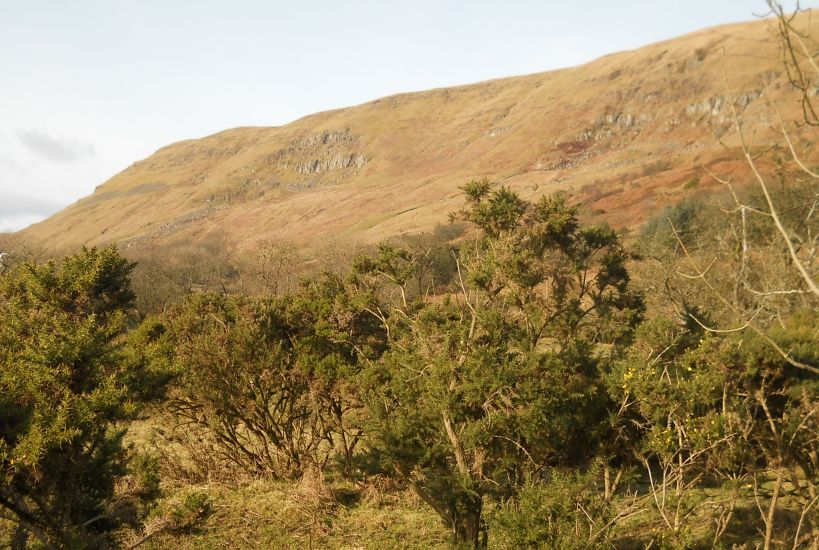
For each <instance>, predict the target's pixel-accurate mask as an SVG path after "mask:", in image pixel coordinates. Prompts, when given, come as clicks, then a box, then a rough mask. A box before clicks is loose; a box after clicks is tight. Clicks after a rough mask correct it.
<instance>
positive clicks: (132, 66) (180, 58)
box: [0, 0, 819, 231]
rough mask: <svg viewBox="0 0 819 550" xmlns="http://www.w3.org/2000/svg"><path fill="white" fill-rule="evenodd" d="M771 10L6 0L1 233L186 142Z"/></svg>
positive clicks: (386, 0)
mask: <svg viewBox="0 0 819 550" xmlns="http://www.w3.org/2000/svg"><path fill="white" fill-rule="evenodd" d="M786 5H788V4H787V3H786ZM802 7H819V0H803V1H802ZM765 12H766V6H765V2H764V0H616V1H615V0H585V1H579V0H574V1H573V0H503V1H501V0H458V1H455V0H411V1H407V0H402V1H394V0H357V1H353V0H299V1H296V2H294V1H292V0H289V1H286V2H285V1H280V0H267V1H261V0H260V1H253V0H230V1H228V0H222V1H213V0H189V1H184V2H183V1H181V0H72V1H71V2H62V1H55V0H49V1H43V0H0V231H12V230H17V229H20V228H23V227H25V226H27V225H29V224H31V223H34V222H36V221H38V220H40V219H43V218H45V217H47V216H49V215H51V214H53V213H54V212H56V211H58V210H60V209H61V208H63V207H65V206H67V205H69V204H71V203H73V202H74V201H76V200H78V199H80V198H82V197H84V196H86V195H88V194H90V193H91V192H93V190H94V188H95V187H96V186H97V185H99V184H101V183H103V182H104V181H105V180H107V179H108V178H110V177H111V176H113V175H114V174H116V173H117V172H119V171H121V170H123V169H125V168H126V167H128V166H129V165H130V164H132V163H133V162H134V161H136V160H139V159H142V158H145V157H147V156H149V155H150V154H151V153H153V152H154V151H155V150H157V149H159V148H160V147H162V146H165V145H168V144H169V143H173V142H175V141H179V140H182V139H190V138H196V137H202V136H205V135H209V134H212V133H215V132H218V131H221V130H224V129H227V128H232V127H236V126H273V125H281V124H286V123H287V122H290V121H292V120H295V119H298V118H300V117H302V116H305V115H308V114H310V113H314V112H317V111H323V110H327V109H332V108H338V107H346V106H350V105H356V104H359V103H363V102H365V101H369V100H372V99H376V98H379V97H383V96H386V95H391V94H395V93H402V92H408V91H415V90H424V89H429V88H437V87H442V86H450V85H456V84H466V83H471V82H478V81H481V80H486V79H490V78H499V77H504V76H513V75H520V74H529V73H535V72H541V71H547V70H552V69H556V68H560V67H569V66H573V65H577V64H580V63H585V62H587V61H591V60H593V59H595V58H597V57H600V56H602V55H606V54H609V53H613V52H616V51H623V50H628V49H633V48H637V47H640V46H643V45H646V44H650V43H652V42H657V41H659V40H664V39H669V38H673V37H676V36H679V35H682V34H685V33H688V32H692V31H695V30H698V29H701V28H705V27H709V26H713V25H717V24H722V23H731V22H737V21H745V20H750V19H753V18H754V17H755V16H758V15H760V14H764V13H765Z"/></svg>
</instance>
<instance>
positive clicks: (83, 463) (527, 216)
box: [0, 3, 819, 549]
mask: <svg viewBox="0 0 819 550" xmlns="http://www.w3.org/2000/svg"><path fill="white" fill-rule="evenodd" d="M771 6H772V8H773V9H774V11H775V13H777V14H778V15H780V19H779V21H780V32H781V33H782V36H783V44H785V48H784V53H785V54H786V59H785V63H786V67H787V68H788V74H789V75H790V77H791V81H792V85H793V87H794V89H795V90H797V91H798V92H801V94H802V98H801V99H802V102H803V105H804V112H805V120H804V123H806V124H807V125H811V124H815V123H816V120H815V116H814V115H813V113H814V110H813V109H812V98H813V96H812V95H811V94H810V90H812V88H810V85H809V84H810V81H809V80H810V79H809V78H807V77H806V76H805V74H806V73H805V72H804V71H805V70H808V69H806V67H808V64H807V63H806V61H810V60H813V59H815V56H814V57H811V56H810V55H809V53H808V54H805V53H802V52H803V49H802V48H801V44H803V42H802V41H803V36H802V35H800V34H798V33H795V31H794V29H792V28H791V27H789V25H790V22H791V21H792V20H791V19H788V18H787V17H785V16H784V14H783V13H782V12H781V11H779V12H776V10H777V9H778V5H777V4H775V3H772V4H771ZM780 10H781V9H780ZM804 51H805V52H809V50H804ZM734 116H735V123H736V127H737V128H738V129H739V130H740V141H741V150H742V155H743V157H744V158H745V159H746V161H747V163H748V166H749V168H750V169H751V172H752V175H753V177H754V179H753V180H752V181H751V182H749V184H748V185H746V186H743V187H741V188H737V187H735V186H732V185H731V183H730V182H728V181H725V182H723V183H725V186H726V193H725V194H724V195H723V196H719V197H712V198H711V199H710V200H708V201H706V200H703V199H699V200H689V201H686V202H683V203H680V204H678V205H675V206H673V207H671V208H669V209H668V210H666V211H665V212H662V213H660V214H659V215H658V216H657V217H656V218H654V219H652V220H650V221H649V222H648V223H646V224H645V225H644V227H643V228H642V230H641V231H640V233H639V235H636V236H635V237H634V238H633V239H632V240H633V242H631V243H630V245H629V246H625V245H624V243H623V239H622V235H620V234H618V232H616V231H614V230H612V229H611V228H609V227H607V226H603V225H589V224H584V223H583V222H582V217H581V216H580V213H579V211H578V209H577V208H576V207H574V206H572V205H571V202H570V201H569V199H568V197H566V196H563V195H554V196H549V197H544V198H542V199H540V200H538V201H537V202H530V201H526V200H524V199H522V198H521V197H520V196H519V195H517V194H516V193H514V192H513V191H511V190H510V189H508V188H504V187H497V186H494V185H491V184H490V183H488V182H487V181H473V182H470V183H468V184H466V185H465V186H464V187H463V191H464V196H465V199H466V203H465V206H464V208H463V210H462V211H460V212H457V213H454V214H453V215H452V221H453V222H457V223H459V224H467V225H468V226H469V227H470V230H469V232H468V233H467V234H466V236H465V235H464V234H463V233H462V231H461V229H462V228H461V227H460V226H451V228H449V229H447V228H445V227H442V228H440V229H439V231H437V233H436V234H435V235H431V236H416V237H412V238H405V239H403V240H402V241H396V242H391V243H384V244H382V245H381V246H379V247H378V248H377V249H375V250H374V251H371V252H370V253H367V254H363V255H360V256H359V257H358V258H357V259H356V260H355V261H354V262H351V263H350V264H349V265H346V266H343V267H340V268H338V269H336V270H334V271H332V272H325V273H317V274H312V275H311V276H309V277H301V278H300V277H299V276H298V275H297V274H296V273H295V272H294V271H293V269H292V266H293V265H294V264H295V263H298V262H299V261H300V259H299V258H298V254H297V253H296V252H295V251H294V250H292V249H290V248H287V247H282V246H278V245H276V246H274V245H271V246H268V247H264V248H263V249H262V250H260V252H259V254H258V255H257V258H255V263H254V262H253V261H252V262H250V263H247V264H240V263H239V262H235V261H233V260H231V259H229V257H227V256H224V255H222V256H220V253H218V251H219V250H223V247H222V248H220V247H216V248H213V249H211V248H208V246H209V245H202V246H203V247H204V248H203V247H200V248H199V249H196V250H194V249H193V248H192V249H189V250H183V249H180V250H179V254H178V257H177V258H176V259H174V260H173V261H172V262H170V264H169V265H171V267H172V268H169V271H167V272H163V271H162V266H160V265H155V266H154V267H153V268H152V269H147V270H145V271H143V272H142V274H141V275H139V276H140V277H142V279H141V280H140V281H138V285H137V288H141V289H148V290H151V292H145V293H144V295H143V296H140V302H139V307H138V308H135V307H134V305H135V295H134V293H133V291H132V290H131V280H130V278H131V277H132V275H133V274H134V273H135V272H134V265H133V264H132V263H131V262H129V261H128V260H126V259H124V258H123V257H121V256H120V255H119V253H118V252H117V251H116V249H113V248H109V249H104V250H97V249H84V250H82V251H81V252H79V253H77V254H75V255H73V256H70V257H68V258H66V259H65V260H64V261H63V262H61V263H55V262H50V263H45V264H41V263H37V262H33V261H30V262H21V263H17V264H16V265H13V266H11V268H10V269H9V270H7V271H5V272H4V273H3V274H2V275H0V312H1V313H2V315H0V519H2V520H3V522H5V525H11V526H12V530H11V531H10V532H9V533H8V543H9V544H10V545H12V547H14V548H26V547H30V546H34V547H46V548H94V547H110V546H124V547H136V546H139V545H140V544H142V543H143V542H144V541H145V540H147V539H148V538H150V537H151V536H153V535H154V534H156V533H157V532H159V531H161V530H169V529H171V530H173V529H176V530H184V529H186V528H189V527H191V526H192V525H193V524H195V523H196V521H197V520H198V519H200V518H201V517H202V516H203V515H204V514H206V513H207V511H208V508H209V505H208V502H207V501H206V500H205V499H203V498H202V497H201V496H200V495H197V494H196V493H192V494H189V495H188V496H187V497H186V498H185V499H183V500H181V501H178V502H173V501H171V502H165V503H163V501H162V499H161V497H162V489H161V486H160V484H159V480H160V477H161V476H165V477H166V478H169V479H176V480H177V481H181V482H183V483H195V482H201V481H209V480H219V481H223V482H227V483H231V482H235V481H237V480H240V479H248V478H255V479H279V480H298V479H302V480H305V479H307V480H321V479H323V478H324V477H325V476H326V477H335V478H337V479H343V480H347V481H348V482H350V483H357V484H359V485H366V484H368V483H376V482H379V483H383V482H384V480H388V481H389V482H390V483H393V484H397V485H401V486H404V487H408V488H409V490H411V491H413V492H414V493H415V495H416V496H417V498H418V500H419V501H420V502H422V503H424V504H425V505H427V506H428V507H429V509H430V510H432V511H434V513H435V514H437V516H438V517H440V520H441V522H442V524H443V526H444V528H446V529H447V530H448V531H449V532H450V533H451V535H452V540H453V543H454V544H455V545H457V546H462V547H472V548H481V547H487V546H488V547H497V548H527V547H528V548H561V549H562V548H647V547H657V548H712V547H716V548H765V549H770V548H816V547H817V546H819V491H818V490H817V485H819V391H817V390H819V307H818V306H819V287H817V282H816V274H817V272H819V266H817V262H819V259H817V250H818V249H819V248H818V247H819V221H817V218H819V193H818V192H817V180H819V176H818V175H817V174H816V171H815V169H813V168H812V167H811V165H809V163H807V161H805V160H804V159H803V158H802V157H801V156H800V151H799V150H798V148H797V146H796V145H799V143H798V142H797V143H796V145H795V144H794V140H793V139H792V138H791V136H790V134H789V132H788V130H787V128H786V126H785V124H784V123H782V132H783V143H784V144H785V145H787V148H785V147H783V148H782V149H781V150H780V149H776V148H774V149H772V150H770V151H767V152H766V158H767V159H768V160H767V161H766V162H767V164H766V169H764V170H763V169H762V168H761V156H760V155H757V154H756V152H755V151H752V150H751V148H750V147H749V146H748V145H747V144H746V142H745V140H744V136H742V133H741V130H742V126H741V123H740V120H739V116H738V115H737V114H736V113H735V115H734ZM808 154H810V151H808ZM714 176H715V177H717V178H718V177H719V176H718V175H714ZM194 248H196V247H194ZM209 257H210V258H216V260H211V261H208V258H209ZM220 258H221V259H220ZM336 267H338V266H336ZM163 273H164V274H163ZM180 274H181V275H182V276H180ZM251 275H252V277H251ZM152 277H158V278H154V279H152ZM251 280H252V281H253V282H252V283H251V282H250V281H251ZM203 281H205V283H203ZM180 295H183V296H184V298H182V299H181V300H180V299H179V296H180ZM140 310H141V313H142V314H140V313H139V311H140ZM146 312H151V314H149V315H144V314H145V313H146ZM147 415H150V416H151V418H153V419H154V423H155V424H156V428H155V431H154V435H155V437H154V439H153V440H152V441H151V443H150V444H149V445H148V452H147V453H146V452H145V450H144V449H143V450H142V451H141V452H136V451H135V450H134V449H133V448H130V447H129V446H127V445H125V444H124V443H123V441H124V435H125V434H126V431H127V429H128V427H129V426H130V425H131V424H130V423H131V422H132V421H133V420H134V419H136V418H139V417H140V416H142V417H143V418H144V417H145V416H147ZM313 515H315V513H314V514H313Z"/></svg>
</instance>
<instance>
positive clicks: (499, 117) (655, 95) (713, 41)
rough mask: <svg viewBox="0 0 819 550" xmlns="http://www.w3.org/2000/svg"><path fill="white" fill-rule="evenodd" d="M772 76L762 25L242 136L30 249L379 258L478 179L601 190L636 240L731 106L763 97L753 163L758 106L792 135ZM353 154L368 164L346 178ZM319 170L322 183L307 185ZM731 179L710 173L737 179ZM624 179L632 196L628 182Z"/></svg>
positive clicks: (190, 147)
mask: <svg viewBox="0 0 819 550" xmlns="http://www.w3.org/2000/svg"><path fill="white" fill-rule="evenodd" d="M803 20H804V21H807V17H805V18H804V19H803ZM814 29H815V25H814ZM814 32H815V30H814ZM723 51H724V57H723V55H722V54H721V53H720V52H723ZM776 71H779V72H781V69H780V57H779V53H778V50H777V45H776V43H775V41H774V39H773V37H772V35H771V33H770V29H769V23H768V22H766V21H755V22H751V23H744V24H738V25H729V26H723V27H718V28H713V29H708V30H704V31H700V32H697V33H694V34H691V35H687V36H684V37H682V38H678V39H675V40H671V41H667V42H662V43H658V44H654V45H651V46H647V47H644V48H641V49H638V50H634V51H630V52H622V53H618V54H614V55H610V56H607V57H604V58H602V59H599V60H597V61H594V62H592V63H589V64H586V65H583V66H581V67H576V68H572V69H565V70H560V71H553V72H549V73H542V74H535V75H529V76H523V77H516V78H507V79H502V80H494V81H488V82H483V83H479V84H474V85H469V86H460V87H455V88H448V89H440V90H431V91H427V92H422V93H414V94H403V95H398V96H394V97H389V98H384V99H381V100H377V101H373V102H370V103H366V104H363V105H359V106H356V107H352V108H348V109H339V110H336V111H330V112H325V113H319V114H316V115H312V116H309V117H306V118H304V119H301V120H298V121H295V122H293V123H291V124H288V125H285V126H282V127H277V128H237V129H233V130H228V131H225V132H221V133H219V134H215V135H213V136H209V137H206V138H203V139H199V140H190V141H185V142H181V143H177V144H173V145H170V146H168V147H165V148H163V149H160V150H159V151H157V152H156V153H155V154H154V155H153V156H151V157H149V158H147V159H145V160H143V161H140V162H137V163H135V164H134V165H133V166H131V167H130V168H128V169H127V170H125V171H124V172H122V173H120V174H118V175H116V176H114V177H113V178H111V179H110V180H109V181H108V182H106V183H105V184H103V185H102V186H100V187H99V188H98V190H97V191H96V192H95V193H94V194H93V195H92V196H91V197H89V198H87V199H84V200H82V201H80V202H79V203H77V204H75V205H73V206H71V207H70V208H68V209H66V210H65V211H63V212H61V213H59V214H57V215H56V216H54V217H53V218H51V219H49V220H47V221H46V222H44V223H41V224H38V225H36V226H34V227H33V228H31V229H29V230H28V231H26V232H25V234H24V236H25V237H27V238H30V239H32V240H35V241H41V242H45V243H47V244H48V246H49V247H50V248H52V249H54V248H61V247H67V246H76V245H78V244H103V243H107V242H110V241H112V240H113V241H126V242H125V245H126V246H127V245H128V244H131V245H137V246H140V245H144V244H146V243H151V242H163V241H167V240H169V239H179V240H180V241H192V240H193V241H195V240H198V239H202V238H206V237H207V236H208V235H209V234H210V233H212V232H213V231H214V230H216V229H218V230H220V231H224V232H225V234H226V238H228V239H229V240H230V241H231V242H232V243H234V244H236V245H237V246H238V247H239V248H245V249H246V248H248V247H251V246H253V245H254V244H255V243H257V242H260V241H270V240H273V241H288V242H293V243H296V244H298V245H300V246H308V247H315V246H317V245H319V244H321V243H322V242H325V241H327V239H328V237H329V236H332V237H333V239H334V240H337V241H338V242H342V243H345V244H346V243H348V242H359V243H371V242H375V241H379V240H382V239H384V238H388V237H391V236H395V235H398V234H401V233H402V232H416V231H418V230H421V229H431V228H432V227H433V226H434V225H435V224H436V223H439V222H441V221H442V220H444V219H445V218H446V214H447V213H448V212H450V211H452V210H455V209H457V208H458V207H459V206H460V205H461V202H462V197H461V196H460V193H459V191H458V189H457V188H458V186H459V185H462V184H463V183H464V182H465V181H467V180H469V179H471V178H474V177H483V176H487V177H489V178H491V179H495V180H499V181H503V182H505V183H506V184H508V185H510V186H511V187H512V188H514V189H516V190H517V191H519V192H521V193H522V194H523V196H524V197H526V198H529V197H531V196H535V195H539V194H543V193H548V192H551V191H554V190H557V189H566V190H577V189H580V188H582V187H583V186H601V187H602V188H603V189H604V191H603V194H600V195H599V196H597V194H595V193H593V192H591V188H589V187H587V188H586V194H587V195H588V197H586V198H587V199H589V200H590V201H591V203H590V204H589V205H588V206H590V207H591V208H593V209H598V210H604V211H605V217H606V219H607V220H608V221H610V222H611V223H612V224H613V225H615V226H628V227H633V226H635V225H636V224H638V223H640V222H641V221H642V220H643V219H644V218H645V217H646V216H647V215H649V214H650V213H651V212H652V211H654V210H655V209H656V208H658V207H660V208H662V207H663V206H665V205H668V204H671V203H673V202H675V201H676V200H678V199H679V198H680V197H681V196H683V195H684V194H685V190H684V189H682V187H683V185H682V184H683V183H684V182H685V181H687V180H688V179H690V178H691V176H692V174H691V170H692V169H694V168H695V167H697V166H702V165H706V166H711V167H713V166H714V163H715V162H716V161H717V160H718V159H720V158H724V157H725V154H726V149H725V148H724V146H726V145H727V146H728V147H732V146H735V145H736V143H735V138H734V137H733V136H732V135H731V134H730V133H729V134H726V135H722V136H721V140H722V141H720V140H718V139H717V137H716V134H715V128H721V127H722V126H723V125H724V124H725V123H726V121H727V120H729V119H730V117H729V115H728V113H729V110H730V109H729V108H728V103H727V101H726V99H725V98H730V97H731V95H732V94H742V93H743V92H753V93H752V94H751V96H754V94H756V93H757V92H764V93H763V96H762V97H759V98H752V99H751V100H750V101H749V102H747V101H746V102H744V104H743V105H744V106H743V109H742V111H743V112H742V116H743V119H744V120H745V121H746V123H747V124H748V128H747V130H748V132H749V134H750V133H754V139H755V144H756V145H757V146H758V147H762V146H764V145H765V144H766V143H770V142H772V141H773V140H775V139H776V137H777V136H776V133H775V132H774V130H775V129H772V128H771V122H772V121H773V118H772V115H771V112H770V109H769V107H768V100H773V101H778V102H779V103H780V108H781V109H782V110H783V113H784V114H785V116H786V118H789V117H794V116H796V114H797V111H796V110H797V109H798V105H797V104H796V103H795V102H792V101H791V102H785V101H784V98H785V97H786V94H787V92H788V89H787V86H786V85H785V83H784V82H783V81H782V76H781V75H780V78H779V79H775V80H773V82H772V81H771V75H772V74H774V72H776ZM723 76H725V79H724V78H723ZM718 96H722V97H723V99H722V100H720V101H721V102H720V103H719V104H718V105H717V106H716V107H715V106H714V101H715V98H718ZM751 96H748V95H747V94H746V95H745V97H746V98H747V97H751ZM754 97H755V96H754ZM795 137H798V136H795ZM808 138H809V139H808V142H807V147H808V149H809V148H810V147H809V146H810V145H811V143H812V142H811V141H810V140H811V139H814V138H812V137H810V136H808ZM727 152H729V153H730V150H729V151H727ZM357 155H361V157H360V158H362V159H363V160H364V161H366V162H364V163H363V164H361V163H357V162H353V161H349V159H353V160H354V161H355V159H358V158H359V157H358V156H357ZM734 158H736V157H735V156H734ZM316 161H320V164H321V163H323V164H321V166H322V168H321V171H319V172H316V173H305V169H304V168H305V166H308V167H309V166H315V163H316ZM349 162H352V164H349ZM347 164H349V165H347ZM641 166H647V167H648V170H641V168H640V167H641ZM741 166H742V165H741V163H735V164H725V165H723V166H720V167H719V168H720V169H721V170H722V171H721V172H720V174H721V175H722V176H732V175H733V176H735V177H736V178H739V177H741V173H740V169H741ZM657 167H662V168H663V170H657ZM629 172H631V173H633V174H634V175H635V176H637V177H638V178H639V180H640V181H639V182H638V183H639V185H634V186H631V185H629V183H632V182H630V181H626V180H624V179H623V178H624V177H626V176H627V175H628V174H629ZM697 175H700V176H703V175H702V174H697ZM735 181H736V179H735ZM703 185H705V181H704V180H703ZM595 197H597V198H595Z"/></svg>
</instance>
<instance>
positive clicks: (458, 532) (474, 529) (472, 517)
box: [452, 500, 487, 550]
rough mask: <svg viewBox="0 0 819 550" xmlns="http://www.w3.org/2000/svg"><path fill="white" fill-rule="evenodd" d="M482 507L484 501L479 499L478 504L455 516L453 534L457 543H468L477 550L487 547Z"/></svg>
mask: <svg viewBox="0 0 819 550" xmlns="http://www.w3.org/2000/svg"><path fill="white" fill-rule="evenodd" d="M482 508H483V502H482V500H478V502H477V503H476V506H474V507H470V509H469V510H468V511H467V512H466V513H465V514H463V515H461V516H458V517H456V518H455V521H454V522H453V525H452V534H453V536H454V539H455V543H456V544H463V543H466V544H468V545H470V546H472V548H474V549H476V550H477V549H480V548H486V544H487V538H486V530H485V529H484V525H483V517H482V515H481V511H482V510H481V509H482Z"/></svg>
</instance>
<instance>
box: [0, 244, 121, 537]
mask: <svg viewBox="0 0 819 550" xmlns="http://www.w3.org/2000/svg"><path fill="white" fill-rule="evenodd" d="M132 269H133V265H132V264H130V263H129V262H127V261H126V260H124V259H123V258H121V257H120V256H119V255H118V253H117V251H116V249H115V248H107V249H103V250H98V249H95V248H91V249H83V250H82V251H81V252H79V253H77V254H75V255H74V256H71V257H68V258H66V259H65V260H64V261H63V262H62V263H61V264H60V265H57V264H56V263H53V262H50V263H47V264H43V265H38V264H34V263H23V264H20V265H18V266H16V268H15V269H13V270H12V271H10V272H8V273H6V274H4V275H3V276H2V277H0V311H2V315H0V516H2V517H4V518H6V519H9V520H11V521H12V522H13V523H14V524H16V525H17V531H16V534H15V535H14V544H15V545H16V546H17V547H24V546H25V544H26V541H27V539H28V538H29V537H30V536H33V537H36V539H37V540H38V541H39V542H40V543H41V544H44V545H46V546H59V547H71V548H91V547H96V546H105V545H106V544H107V539H106V537H105V533H106V531H108V530H110V529H111V528H112V526H113V525H114V523H115V521H114V519H113V518H112V517H111V516H110V515H109V514H108V513H107V508H108V505H109V503H110V499H111V497H112V495H113V491H114V483H115V480H116V479H117V478H118V477H120V476H122V475H123V474H124V473H125V459H126V455H125V452H124V450H123V447H122V444H121V438H122V435H123V429H122V428H121V425H120V424H119V422H121V421H123V420H127V419H129V418H131V416H132V414H133V413H134V410H135V400H134V399H133V397H134V396H133V395H132V392H131V388H130V386H129V384H128V380H129V376H130V375H129V373H128V372H127V368H126V366H125V364H124V362H123V361H122V358H123V356H122V339H121V336H122V335H123V333H124V331H125V328H126V320H127V316H128V310H129V308H130V306H131V303H132V301H133V298H134V296H133V294H132V293H131V291H130V289H129V286H128V277H129V274H130V272H131V270H132Z"/></svg>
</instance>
